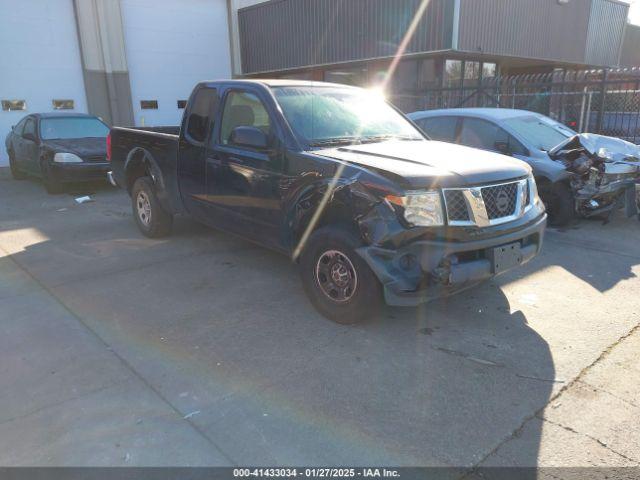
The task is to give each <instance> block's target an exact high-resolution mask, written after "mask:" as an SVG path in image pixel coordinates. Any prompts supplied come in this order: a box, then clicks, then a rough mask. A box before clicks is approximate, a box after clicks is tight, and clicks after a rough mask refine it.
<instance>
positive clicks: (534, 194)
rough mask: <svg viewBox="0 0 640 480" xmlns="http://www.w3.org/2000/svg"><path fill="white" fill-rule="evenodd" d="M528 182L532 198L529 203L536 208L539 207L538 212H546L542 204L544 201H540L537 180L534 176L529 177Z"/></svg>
mask: <svg viewBox="0 0 640 480" xmlns="http://www.w3.org/2000/svg"><path fill="white" fill-rule="evenodd" d="M528 182H529V195H530V196H531V199H530V200H529V203H531V204H532V205H533V206H534V207H537V208H538V210H541V211H544V209H545V208H544V204H543V203H542V200H540V195H538V185H537V184H536V180H535V178H533V175H530V176H529V178H528Z"/></svg>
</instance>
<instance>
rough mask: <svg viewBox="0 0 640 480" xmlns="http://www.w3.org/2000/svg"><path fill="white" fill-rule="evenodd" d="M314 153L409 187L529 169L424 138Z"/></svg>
mask: <svg viewBox="0 0 640 480" xmlns="http://www.w3.org/2000/svg"><path fill="white" fill-rule="evenodd" d="M314 153H315V154H317V155H321V156H324V157H328V158H332V159H335V160H341V161H344V162H348V163H351V164H356V165H359V166H362V167H365V168H367V169H370V170H374V171H376V172H377V173H378V174H380V175H383V176H384V177H386V178H389V179H390V180H392V181H394V182H397V183H399V184H401V186H402V187H403V188H413V189H418V188H435V187H465V186H470V185H479V184H487V183H499V182H503V181H507V180H511V179H514V178H519V177H523V176H526V175H528V174H529V173H530V172H531V167H529V166H528V165H527V164H526V163H524V162H522V161H520V160H516V159H513V158H511V157H507V156H505V155H500V154H498V153H492V152H488V151H485V150H478V149H475V148H469V147H463V146H460V145H454V144H451V143H445V142H437V141H427V140H425V141H401V140H397V141H396V140H394V141H387V142H381V143H371V144H364V145H351V146H348V147H339V148H330V149H323V150H317V151H315V152H314Z"/></svg>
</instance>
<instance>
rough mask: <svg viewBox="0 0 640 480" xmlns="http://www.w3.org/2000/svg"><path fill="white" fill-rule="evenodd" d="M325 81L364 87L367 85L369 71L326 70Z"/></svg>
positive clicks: (356, 69)
mask: <svg viewBox="0 0 640 480" xmlns="http://www.w3.org/2000/svg"><path fill="white" fill-rule="evenodd" d="M324 81H325V82H331V83H343V84H345V85H354V86H356V87H364V86H366V85H367V69H366V68H344V69H340V70H326V71H325V72H324Z"/></svg>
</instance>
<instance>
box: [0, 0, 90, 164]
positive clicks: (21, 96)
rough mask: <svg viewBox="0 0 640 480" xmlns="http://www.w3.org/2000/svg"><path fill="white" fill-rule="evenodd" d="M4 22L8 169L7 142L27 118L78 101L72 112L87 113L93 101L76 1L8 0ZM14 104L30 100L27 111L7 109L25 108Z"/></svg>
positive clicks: (0, 80) (0, 83) (1, 65)
mask: <svg viewBox="0 0 640 480" xmlns="http://www.w3.org/2000/svg"><path fill="white" fill-rule="evenodd" d="M0 19H2V27H0V59H1V60H0V100H2V101H4V102H3V107H1V108H0V166H6V165H8V157H7V152H6V150H5V144H4V140H5V138H6V136H7V133H8V132H9V130H10V129H11V126H12V125H15V124H16V123H18V121H19V120H20V119H21V118H22V117H24V116H25V115H27V114H29V113H35V112H50V111H53V101H54V100H72V101H73V107H74V108H73V109H72V110H67V111H71V112H73V111H75V112H86V109H87V106H86V103H87V102H86V97H85V90H84V81H83V77H82V63H81V60H80V49H79V46H78V34H77V30H76V23H75V16H74V12H73V4H72V0H2V1H0ZM13 101H24V105H25V110H17V111H15V110H6V108H12V107H16V106H19V105H20V102H13ZM8 102H11V103H12V106H9V104H8ZM58 105H65V106H67V107H68V106H70V103H69V102H63V103H58Z"/></svg>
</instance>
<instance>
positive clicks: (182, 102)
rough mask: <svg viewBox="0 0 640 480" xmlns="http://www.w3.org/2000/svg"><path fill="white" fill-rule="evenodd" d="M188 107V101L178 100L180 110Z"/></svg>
mask: <svg viewBox="0 0 640 480" xmlns="http://www.w3.org/2000/svg"><path fill="white" fill-rule="evenodd" d="M186 107H187V101H186V100H178V108H179V109H180V110H184V109H185V108H186Z"/></svg>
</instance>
